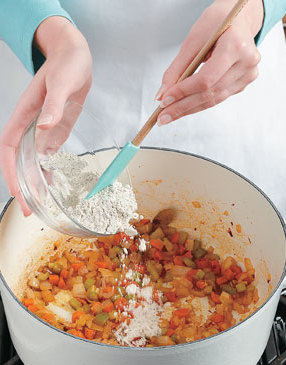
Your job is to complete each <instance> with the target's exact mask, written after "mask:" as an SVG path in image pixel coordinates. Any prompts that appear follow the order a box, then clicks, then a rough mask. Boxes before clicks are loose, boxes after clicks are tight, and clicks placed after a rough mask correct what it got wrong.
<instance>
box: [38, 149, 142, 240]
mask: <svg viewBox="0 0 286 365" xmlns="http://www.w3.org/2000/svg"><path fill="white" fill-rule="evenodd" d="M93 158H96V157H95V156H93V155H87V156H82V157H81V156H76V155H73V154H70V153H66V152H58V153H56V154H54V155H52V156H50V157H49V159H48V160H43V161H41V165H42V167H43V168H44V170H45V174H46V178H47V181H48V182H49V183H50V189H51V192H52V194H53V195H54V197H55V198H56V199H57V201H59V202H60V203H61V205H62V207H63V209H64V210H65V211H66V213H67V214H68V215H69V216H70V217H72V218H73V219H74V220H75V221H77V222H79V223H80V224H81V225H83V226H84V227H86V228H88V229H89V230H91V231H93V232H96V233H105V234H109V233H110V234H113V233H116V232H121V231H124V232H126V233H127V234H129V235H134V234H136V233H137V232H136V230H135V229H134V228H133V227H132V226H131V225H130V223H129V222H130V220H131V219H137V218H138V214H137V213H136V212H137V202H136V199H135V195H134V192H133V190H132V188H131V186H130V185H123V184H122V183H121V182H119V181H115V183H114V184H113V185H111V186H109V187H107V188H105V189H104V190H102V191H101V192H99V193H98V194H96V195H95V196H94V197H92V198H90V199H89V200H84V198H85V196H86V195H87V193H88V192H89V191H90V190H91V189H92V188H93V187H94V185H95V184H96V182H97V181H98V179H99V175H98V174H97V173H96V172H94V171H92V169H91V167H90V162H91V159H93ZM51 203H52V202H49V201H48V202H47V204H46V205H47V206H48V207H49V209H50V211H51V213H52V215H53V216H54V217H55V218H56V219H59V220H62V218H63V217H62V216H63V213H62V212H61V210H60V209H59V208H58V207H57V206H55V205H54V204H51Z"/></svg>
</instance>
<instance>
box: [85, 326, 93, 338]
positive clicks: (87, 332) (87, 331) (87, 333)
mask: <svg viewBox="0 0 286 365" xmlns="http://www.w3.org/2000/svg"><path fill="white" fill-rule="evenodd" d="M95 334H96V331H95V330H92V329H90V328H87V327H85V329H84V335H85V337H86V338H87V339H88V340H93V339H94V338H95Z"/></svg>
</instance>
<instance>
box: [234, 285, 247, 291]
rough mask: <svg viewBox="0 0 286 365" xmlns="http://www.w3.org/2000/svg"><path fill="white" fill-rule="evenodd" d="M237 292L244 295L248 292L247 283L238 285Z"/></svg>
mask: <svg viewBox="0 0 286 365" xmlns="http://www.w3.org/2000/svg"><path fill="white" fill-rule="evenodd" d="M236 290H237V292H238V293H243V292H244V291H245V290H246V285H245V283H238V284H237V285H236Z"/></svg>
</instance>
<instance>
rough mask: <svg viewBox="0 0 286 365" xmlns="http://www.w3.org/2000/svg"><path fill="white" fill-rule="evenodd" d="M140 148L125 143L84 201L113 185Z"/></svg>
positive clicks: (130, 143)
mask: <svg viewBox="0 0 286 365" xmlns="http://www.w3.org/2000/svg"><path fill="white" fill-rule="evenodd" d="M139 149H140V147H138V146H135V145H134V144H133V143H132V142H127V143H126V145H125V146H124V147H123V148H122V150H121V151H120V152H119V153H118V155H117V156H116V157H115V159H114V160H113V161H112V162H111V164H110V165H109V166H108V167H107V169H106V170H105V171H104V173H103V174H102V175H101V177H100V179H99V180H98V182H97V184H96V185H95V187H94V188H93V189H92V190H91V192H90V193H89V194H87V196H86V197H85V199H86V200H87V199H90V198H91V197H93V196H94V195H95V194H97V193H99V192H100V191H101V190H103V189H104V188H106V187H107V186H109V185H111V184H113V183H114V181H115V180H116V179H117V178H118V176H119V175H120V174H121V173H122V171H123V170H124V169H125V167H126V166H127V165H128V164H129V162H130V161H131V160H132V158H133V157H134V156H135V155H136V153H137V152H138V151H139Z"/></svg>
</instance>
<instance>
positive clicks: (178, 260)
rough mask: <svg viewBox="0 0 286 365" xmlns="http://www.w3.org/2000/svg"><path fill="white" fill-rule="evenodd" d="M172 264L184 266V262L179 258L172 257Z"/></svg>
mask: <svg viewBox="0 0 286 365" xmlns="http://www.w3.org/2000/svg"><path fill="white" fill-rule="evenodd" d="M174 264H175V265H179V266H184V261H183V259H182V258H181V257H180V256H175V257H174Z"/></svg>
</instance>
